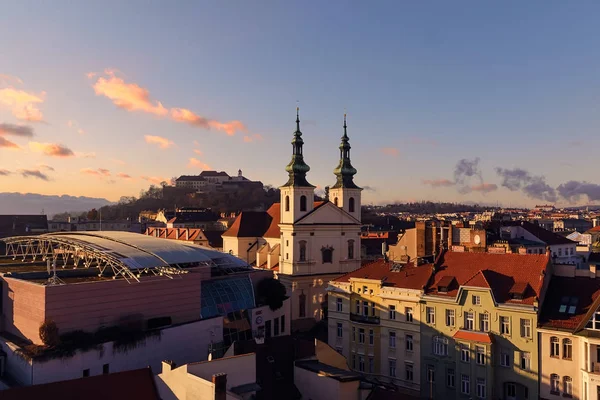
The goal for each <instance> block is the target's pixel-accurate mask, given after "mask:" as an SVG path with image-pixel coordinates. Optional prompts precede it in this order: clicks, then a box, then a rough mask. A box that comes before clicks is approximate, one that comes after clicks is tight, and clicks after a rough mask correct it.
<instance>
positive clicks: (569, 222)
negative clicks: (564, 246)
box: [554, 218, 593, 233]
mask: <svg viewBox="0 0 600 400" xmlns="http://www.w3.org/2000/svg"><path fill="white" fill-rule="evenodd" d="M592 227H593V224H592V222H591V221H588V220H585V219H579V218H563V219H559V220H556V221H554V230H555V231H577V232H582V233H583V232H585V231H587V230H588V229H591V228H592Z"/></svg>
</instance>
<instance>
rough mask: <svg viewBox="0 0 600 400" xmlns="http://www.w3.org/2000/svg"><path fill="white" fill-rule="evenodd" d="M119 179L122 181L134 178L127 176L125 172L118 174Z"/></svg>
mask: <svg viewBox="0 0 600 400" xmlns="http://www.w3.org/2000/svg"><path fill="white" fill-rule="evenodd" d="M117 177H118V178H121V179H126V180H133V177H132V176H131V175H129V174H126V173H125V172H119V173H118V174H117Z"/></svg>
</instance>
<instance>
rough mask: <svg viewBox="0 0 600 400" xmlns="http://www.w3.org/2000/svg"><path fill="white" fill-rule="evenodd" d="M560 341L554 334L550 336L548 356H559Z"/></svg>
mask: <svg viewBox="0 0 600 400" xmlns="http://www.w3.org/2000/svg"><path fill="white" fill-rule="evenodd" d="M559 349H560V343H559V341H558V338H557V337H556V336H552V337H551V338H550V357H560V350H559Z"/></svg>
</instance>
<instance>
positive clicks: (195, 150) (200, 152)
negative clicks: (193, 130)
mask: <svg viewBox="0 0 600 400" xmlns="http://www.w3.org/2000/svg"><path fill="white" fill-rule="evenodd" d="M194 153H196V154H198V155H199V156H201V155H203V153H202V151H201V150H198V149H194Z"/></svg>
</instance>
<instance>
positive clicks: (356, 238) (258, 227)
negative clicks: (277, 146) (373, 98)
mask: <svg viewBox="0 0 600 400" xmlns="http://www.w3.org/2000/svg"><path fill="white" fill-rule="evenodd" d="M343 128H344V133H343V136H342V140H341V144H340V146H339V149H340V160H339V163H338V166H337V167H336V168H335V169H334V174H335V176H336V182H335V184H334V185H333V186H332V187H331V189H330V190H329V199H326V200H325V201H314V198H315V186H313V185H311V184H310V183H309V182H308V180H307V176H306V175H307V173H308V172H309V170H310V167H309V166H308V165H307V164H306V162H305V161H304V154H303V145H304V141H303V139H302V132H301V131H300V119H299V116H298V115H297V116H296V131H295V132H294V136H293V139H292V159H291V161H290V163H289V164H288V165H287V166H286V168H285V170H286V171H287V173H288V180H287V182H286V183H285V184H284V185H283V186H281V187H280V192H281V198H280V203H276V204H273V206H271V208H270V209H269V210H267V211H266V212H263V213H259V212H242V213H241V214H240V215H239V216H238V217H237V219H236V221H235V222H234V223H233V225H232V226H231V228H230V229H229V230H228V231H227V232H225V233H224V234H223V250H224V251H229V252H231V253H232V254H235V255H237V256H238V257H241V258H243V259H245V260H246V261H248V262H249V263H255V265H256V267H257V268H269V269H272V270H273V271H274V272H275V275H276V276H277V278H278V279H279V280H280V281H281V282H282V283H283V285H284V286H285V287H286V289H287V294H288V296H290V297H291V300H292V301H291V304H292V317H291V318H292V328H293V329H294V328H295V329H300V330H302V329H306V328H308V327H310V326H312V324H314V322H315V321H319V320H321V319H322V318H323V317H324V312H325V307H326V306H327V291H326V289H327V286H328V283H329V281H330V280H332V279H335V278H337V277H339V276H341V275H343V274H345V273H348V272H351V271H354V270H356V269H358V268H359V267H360V264H361V260H360V249H361V245H360V228H361V191H362V189H361V188H360V187H358V186H357V185H356V184H355V183H354V179H353V178H354V175H355V174H356V172H357V171H356V169H355V168H354V167H353V166H352V164H351V162H350V140H349V138H348V135H347V125H346V117H345V116H344V126H343Z"/></svg>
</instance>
